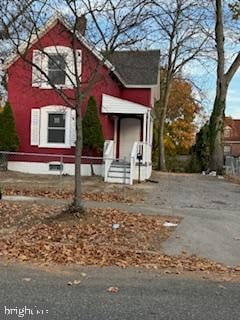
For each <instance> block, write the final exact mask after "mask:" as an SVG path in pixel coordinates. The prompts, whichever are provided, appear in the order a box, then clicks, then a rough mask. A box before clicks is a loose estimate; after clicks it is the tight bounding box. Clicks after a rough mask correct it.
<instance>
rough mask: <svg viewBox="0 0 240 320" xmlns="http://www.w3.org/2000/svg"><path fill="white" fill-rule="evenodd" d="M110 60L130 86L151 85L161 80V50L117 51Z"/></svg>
mask: <svg viewBox="0 0 240 320" xmlns="http://www.w3.org/2000/svg"><path fill="white" fill-rule="evenodd" d="M108 60H109V61H110V62H111V63H112V65H114V66H115V68H116V69H115V71H116V72H117V73H118V74H119V76H120V77H121V79H122V80H123V81H124V83H126V84H127V86H128V87H131V86H134V87H137V86H139V87H144V86H146V87H151V86H156V85H158V82H159V79H158V77H159V63H160V51H159V50H151V51H115V52H113V53H112V54H111V55H110V56H109V57H108Z"/></svg>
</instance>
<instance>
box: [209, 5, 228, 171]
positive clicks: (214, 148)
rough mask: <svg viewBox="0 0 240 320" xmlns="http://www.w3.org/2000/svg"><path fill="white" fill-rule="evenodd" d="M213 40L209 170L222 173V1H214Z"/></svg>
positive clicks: (224, 88)
mask: <svg viewBox="0 0 240 320" xmlns="http://www.w3.org/2000/svg"><path fill="white" fill-rule="evenodd" d="M215 38H216V47H217V56H218V64H217V84H216V97H215V101H214V106H213V111H212V114H211V118H210V124H209V135H210V136H209V139H210V162H209V169H210V170H214V171H217V173H222V169H223V141H222V140H223V139H222V136H223V125H224V123H223V122H224V112H225V106H226V95H227V83H226V79H225V70H224V69H225V53H224V33H223V19H222V0H216V24H215Z"/></svg>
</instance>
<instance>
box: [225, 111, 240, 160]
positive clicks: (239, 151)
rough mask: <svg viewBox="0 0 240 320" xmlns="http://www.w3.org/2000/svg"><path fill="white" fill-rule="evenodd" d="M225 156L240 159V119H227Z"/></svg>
mask: <svg viewBox="0 0 240 320" xmlns="http://www.w3.org/2000/svg"><path fill="white" fill-rule="evenodd" d="M224 155H225V156H234V157H240V119H232V118H229V117H227V118H226V119H225V125H224Z"/></svg>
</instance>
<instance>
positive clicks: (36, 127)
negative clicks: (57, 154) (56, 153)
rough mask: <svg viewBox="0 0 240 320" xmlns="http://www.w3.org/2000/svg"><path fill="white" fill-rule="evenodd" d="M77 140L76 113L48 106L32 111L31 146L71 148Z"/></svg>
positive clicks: (71, 110) (62, 107)
mask: <svg viewBox="0 0 240 320" xmlns="http://www.w3.org/2000/svg"><path fill="white" fill-rule="evenodd" d="M75 140H76V112H75V110H74V109H71V108H69V107H65V106H46V107H42V108H40V109H32V111H31V141H30V143H31V145H32V146H38V147H40V148H71V147H72V146H75Z"/></svg>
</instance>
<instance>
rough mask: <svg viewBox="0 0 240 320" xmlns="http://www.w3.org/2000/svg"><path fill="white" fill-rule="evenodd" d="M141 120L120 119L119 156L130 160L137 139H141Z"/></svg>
mask: <svg viewBox="0 0 240 320" xmlns="http://www.w3.org/2000/svg"><path fill="white" fill-rule="evenodd" d="M140 133H141V120H140V119H136V118H126V119H125V118H123V119H121V120H120V146H119V158H120V159H124V158H126V160H127V161H130V156H131V150H132V147H133V144H134V142H135V141H140Z"/></svg>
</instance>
